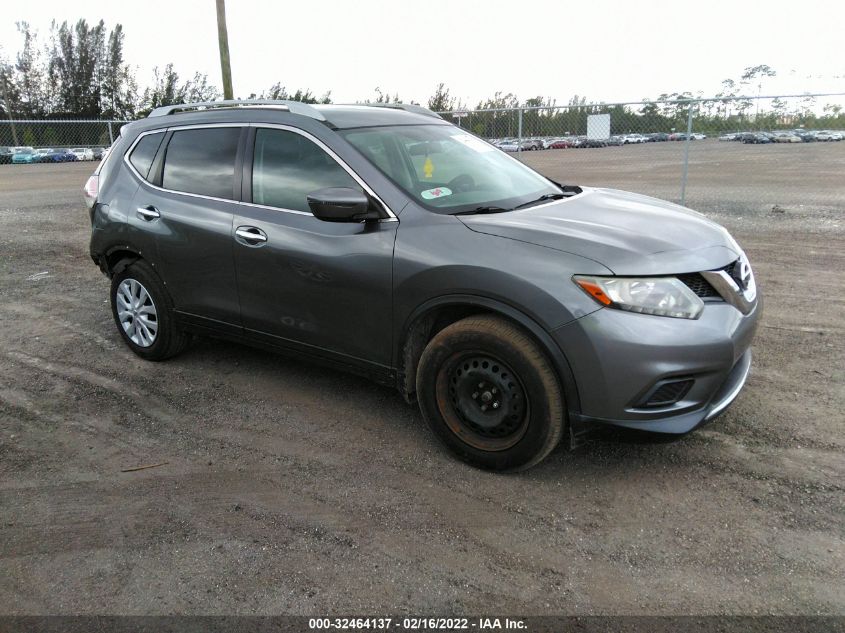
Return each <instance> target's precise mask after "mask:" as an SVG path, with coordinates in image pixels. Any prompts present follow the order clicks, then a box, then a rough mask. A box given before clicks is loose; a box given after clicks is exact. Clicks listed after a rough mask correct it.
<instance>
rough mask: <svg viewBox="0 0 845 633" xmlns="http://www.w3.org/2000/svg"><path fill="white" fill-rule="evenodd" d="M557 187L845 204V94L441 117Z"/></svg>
mask: <svg viewBox="0 0 845 633" xmlns="http://www.w3.org/2000/svg"><path fill="white" fill-rule="evenodd" d="M440 114H441V116H443V117H444V118H445V119H446V120H449V121H451V122H453V123H455V124H456V125H460V126H461V127H462V128H465V129H467V130H469V131H470V132H472V133H474V134H476V135H478V136H481V137H482V138H485V139H486V140H488V141H489V142H490V143H493V144H494V145H496V146H497V147H498V148H499V149H501V150H502V151H505V152H512V153H513V154H514V155H515V156H517V157H518V158H519V159H520V160H522V161H524V162H525V163H526V164H528V165H530V166H532V167H534V168H535V169H537V170H538V171H539V172H541V173H543V174H544V175H546V176H547V177H549V178H552V179H553V180H556V181H558V182H563V183H570V184H580V185H590V186H603V187H614V188H619V189H626V190H629V191H634V192H638V193H643V194H646V195H651V196H655V197H658V198H663V199H665V200H670V201H673V202H678V203H681V204H685V205H687V206H690V207H692V208H695V209H698V210H701V211H711V212H718V213H728V214H741V213H749V212H755V211H772V210H774V212H776V213H777V212H778V211H779V210H783V209H785V208H794V209H801V210H803V211H810V210H813V209H820V210H824V211H828V210H831V209H836V210H841V211H845V143H841V141H842V140H843V139H845V93H827V94H812V95H810V94H802V95H780V96H760V97H735V98H713V99H680V100H667V101H645V102H629V103H612V104H578V105H568V106H540V107H515V108H501V109H486V110H465V111H454V112H441V113H440Z"/></svg>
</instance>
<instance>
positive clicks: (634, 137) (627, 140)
mask: <svg viewBox="0 0 845 633" xmlns="http://www.w3.org/2000/svg"><path fill="white" fill-rule="evenodd" d="M647 140H648V139H647V138H646V137H645V136H643V135H642V134H625V135H623V136H622V144H623V145H631V144H636V143H645V142H646V141H647Z"/></svg>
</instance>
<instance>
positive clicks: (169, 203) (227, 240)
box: [130, 125, 247, 331]
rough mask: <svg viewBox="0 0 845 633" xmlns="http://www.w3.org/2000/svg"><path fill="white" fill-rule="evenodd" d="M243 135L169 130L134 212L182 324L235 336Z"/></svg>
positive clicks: (229, 130)
mask: <svg viewBox="0 0 845 633" xmlns="http://www.w3.org/2000/svg"><path fill="white" fill-rule="evenodd" d="M246 129H247V128H245V127H241V126H234V125H215V126H204V127H190V128H175V129H171V130H169V131H168V132H167V133H166V135H165V137H164V139H163V140H162V142H161V149H160V150H159V151H158V152H157V154H156V158H155V160H154V162H152V164H151V165H150V166H149V168H148V172H147V175H146V177H144V182H143V183H142V184H141V187H140V188H139V189H138V192H137V193H136V194H135V198H134V201H133V205H132V212H131V214H130V224H131V225H132V226H133V228H134V229H135V230H136V231H137V232H140V233H143V234H146V235H147V236H150V235H152V238H153V239H151V240H149V241H150V243H151V244H153V245H154V248H155V263H156V268H157V269H158V272H159V275H161V277H162V279H163V280H164V282H165V284H166V286H167V289H168V290H169V292H170V295H171V297H172V298H173V302H174V305H175V308H176V310H177V311H178V312H180V313H181V316H182V318H183V319H186V320H188V321H191V322H193V323H195V324H197V325H211V326H214V327H217V328H220V327H221V326H224V325H228V326H229V329H232V330H237V331H239V330H240V306H239V304H238V292H237V286H236V282H235V268H234V261H233V255H232V247H233V242H232V222H233V219H234V216H235V213H236V209H237V206H238V205H237V202H236V200H237V198H238V196H239V191H240V184H241V177H240V174H241V170H240V164H239V161H240V154H239V151H240V148H241V135H242V134H244V133H245V130H246ZM143 139H144V137H141V138H140V140H139V141H138V143H137V144H136V147H135V150H134V151H133V152H132V153H130V162H134V161H133V160H132V158H133V157H134V153H135V151H139V150H140V149H142V145H141V143H143ZM139 162H140V161H139ZM142 166H143V163H142ZM133 167H134V168H135V169H136V171H137V170H138V167H137V166H135V165H133Z"/></svg>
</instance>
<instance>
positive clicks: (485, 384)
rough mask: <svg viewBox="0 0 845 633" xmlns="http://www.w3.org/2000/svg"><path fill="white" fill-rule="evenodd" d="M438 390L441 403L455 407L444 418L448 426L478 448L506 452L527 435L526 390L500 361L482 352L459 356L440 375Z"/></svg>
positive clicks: (453, 358)
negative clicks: (504, 450) (446, 401)
mask: <svg viewBox="0 0 845 633" xmlns="http://www.w3.org/2000/svg"><path fill="white" fill-rule="evenodd" d="M437 391H438V393H437V397H438V401H444V400H446V399H448V401H449V402H450V403H451V405H452V410H451V411H449V412H447V414H446V416H445V418H446V422H447V424H449V425H450V426H451V427H452V431H453V432H454V433H455V434H456V435H458V436H460V437H461V438H462V439H463V440H464V441H465V442H466V443H467V444H469V445H471V446H474V447H475V448H478V449H481V450H487V451H495V450H503V449H507V448H510V447H511V446H513V445H514V444H516V443H517V442H518V441H519V440H520V438H521V437H522V435H523V434H524V432H525V428H526V425H527V421H528V399H527V398H526V396H525V389H524V388H523V386H522V382H521V380H520V379H519V377H518V376H517V375H516V373H515V372H514V371H513V370H512V369H511V368H510V367H508V366H507V364H506V363H504V362H503V361H502V360H500V359H498V358H494V357H493V356H490V355H489V354H484V353H481V352H469V353H463V354H460V353H459V354H456V355H455V356H454V357H452V358H451V359H450V360H449V361H447V363H446V364H445V365H444V366H443V368H442V369H441V371H440V372H439V373H438V380H437ZM447 394H448V395H447Z"/></svg>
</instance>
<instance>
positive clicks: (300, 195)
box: [235, 126, 398, 367]
mask: <svg viewBox="0 0 845 633" xmlns="http://www.w3.org/2000/svg"><path fill="white" fill-rule="evenodd" d="M244 174H245V175H244V187H243V199H244V202H243V203H242V204H241V208H240V213H239V215H238V216H237V217H236V218H235V229H236V237H235V264H236V268H237V279H238V288H239V293H240V300H241V313H242V319H243V325H244V328H246V330H247V331H248V332H249V333H252V334H253V335H258V336H263V337H267V338H269V339H270V340H271V341H275V342H276V344H281V345H283V346H290V345H291V344H293V343H295V344H299V348H300V349H301V348H302V347H305V349H307V350H308V351H310V352H312V353H316V354H318V355H323V356H328V357H330V358H333V359H334V360H341V361H343V358H338V356H341V357H345V358H346V360H349V361H351V362H352V364H355V362H356V360H364V361H368V362H369V363H375V364H379V365H382V366H383V367H386V366H388V365H389V364H390V360H391V340H390V336H391V331H392V328H391V310H392V295H391V292H392V284H391V279H392V262H393V243H394V238H395V236H396V229H397V226H398V221H397V220H396V218H395V217H391V218H389V219H385V220H382V221H371V222H325V221H323V220H319V219H317V218H316V217H315V216H314V215H313V214H312V213H311V210H310V208H309V207H308V202H307V200H306V196H307V195H308V194H309V193H312V192H314V191H316V190H318V189H322V188H325V187H352V188H356V189H359V190H365V191H368V193H369V194H370V195H371V196H373V193H372V192H371V191H369V190H367V188H366V187H365V186H364V184H363V181H361V180H360V179H359V178H358V177H357V176H356V175H354V174H353V172H352V170H351V169H350V168H349V167H348V166H346V165H345V164H344V163H343V162H342V161H341V160H340V159H339V158H338V157H336V156H335V155H334V154H333V153H332V152H331V150H330V149H329V148H328V147H326V146H325V145H324V144H323V143H321V142H320V141H319V140H318V139H316V138H315V137H313V136H311V135H309V134H307V133H305V132H303V131H301V130H297V129H295V128H289V127H285V126H276V127H269V126H268V127H254V128H252V132H251V134H250V136H249V137H248V139H247V149H246V152H245V170H244ZM244 232H247V233H244ZM248 233H253V234H254V235H255V236H256V238H255V239H249V238H247V239H243V238H242V237H240V235H244V234H248ZM294 347H296V345H294Z"/></svg>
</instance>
